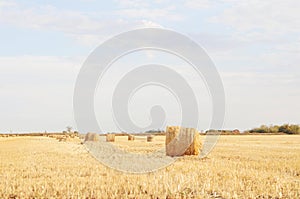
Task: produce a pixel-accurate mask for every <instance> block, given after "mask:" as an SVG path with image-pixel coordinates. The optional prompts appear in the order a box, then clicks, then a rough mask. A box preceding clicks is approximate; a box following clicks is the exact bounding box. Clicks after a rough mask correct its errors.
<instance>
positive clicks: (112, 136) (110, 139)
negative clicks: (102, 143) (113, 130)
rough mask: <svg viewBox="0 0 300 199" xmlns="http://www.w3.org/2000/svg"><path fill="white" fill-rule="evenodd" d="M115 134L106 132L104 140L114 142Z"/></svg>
mask: <svg viewBox="0 0 300 199" xmlns="http://www.w3.org/2000/svg"><path fill="white" fill-rule="evenodd" d="M114 141H115V134H106V142H114Z"/></svg>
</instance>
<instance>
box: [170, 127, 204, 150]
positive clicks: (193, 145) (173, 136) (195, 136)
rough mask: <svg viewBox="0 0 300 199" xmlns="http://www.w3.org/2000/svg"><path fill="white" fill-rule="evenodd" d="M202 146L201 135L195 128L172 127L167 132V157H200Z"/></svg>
mask: <svg viewBox="0 0 300 199" xmlns="http://www.w3.org/2000/svg"><path fill="white" fill-rule="evenodd" d="M201 147H202V144H201V141H200V134H199V132H198V131H197V130H196V129H194V128H183V127H179V126H170V127H167V130H166V155H168V156H183V155H199V153H200V150H201Z"/></svg>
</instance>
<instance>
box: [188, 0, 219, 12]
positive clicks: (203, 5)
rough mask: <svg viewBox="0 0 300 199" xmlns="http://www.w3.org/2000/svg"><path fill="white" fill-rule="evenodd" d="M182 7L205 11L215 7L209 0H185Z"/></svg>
mask: <svg viewBox="0 0 300 199" xmlns="http://www.w3.org/2000/svg"><path fill="white" fill-rule="evenodd" d="M183 4H184V6H185V7H186V8H189V9H197V10H199V9H207V8H211V7H213V6H215V5H216V2H214V1H209V0H201V1H199V0H186V1H184V3H183Z"/></svg>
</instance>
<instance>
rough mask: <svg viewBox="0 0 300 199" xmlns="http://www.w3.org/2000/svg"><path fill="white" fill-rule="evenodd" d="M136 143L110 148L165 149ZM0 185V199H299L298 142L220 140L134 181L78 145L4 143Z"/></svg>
mask: <svg viewBox="0 0 300 199" xmlns="http://www.w3.org/2000/svg"><path fill="white" fill-rule="evenodd" d="M135 138H136V139H135V140H134V141H130V142H129V141H128V137H127V136H116V139H115V142H114V143H112V144H114V145H116V146H119V147H120V148H123V149H125V150H128V151H131V152H135V153H149V152H153V151H155V150H158V149H160V148H163V147H164V146H165V137H164V136H156V137H155V139H154V141H153V142H147V137H146V136H145V137H138V136H136V137H135ZM203 138H204V137H203V136H201V139H203ZM70 140H72V138H70ZM0 178H1V181H0V198H9V197H12V198H14V197H18V198H157V197H158V198H191V197H194V198H299V197H300V136H298V135H297V136H296V135H295V136H292V135H291V136H289V135H274V136H269V135H266V136H263V135H262V136H248V135H243V136H237V135H236V136H221V137H220V140H219V142H218V144H217V146H216V148H215V149H214V150H213V152H212V153H210V154H209V156H208V157H207V158H205V159H198V158H197V157H195V156H183V157H180V158H179V159H178V161H176V162H175V163H174V164H173V165H171V166H169V167H167V168H164V169H161V170H159V171H156V172H153V173H148V174H139V175H134V174H126V173H122V172H118V171H116V170H113V169H110V168H107V167H105V166H103V165H102V164H100V163H99V162H98V161H96V160H95V159H94V158H93V157H92V156H91V155H90V154H89V153H88V152H87V151H86V150H85V148H84V146H83V145H81V144H80V140H79V139H73V140H72V141H68V140H67V141H66V142H59V141H58V140H56V139H53V138H48V137H29V136H28V137H9V138H6V137H1V138H0Z"/></svg>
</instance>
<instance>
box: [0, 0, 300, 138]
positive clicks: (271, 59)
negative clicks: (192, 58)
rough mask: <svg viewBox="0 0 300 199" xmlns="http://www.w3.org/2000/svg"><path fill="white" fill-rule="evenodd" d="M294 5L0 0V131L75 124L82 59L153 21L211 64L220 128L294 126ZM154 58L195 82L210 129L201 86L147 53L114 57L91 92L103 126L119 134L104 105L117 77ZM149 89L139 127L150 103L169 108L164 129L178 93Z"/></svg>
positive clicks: (299, 33) (299, 83) (138, 103)
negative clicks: (219, 93) (221, 112)
mask: <svg viewBox="0 0 300 199" xmlns="http://www.w3.org/2000/svg"><path fill="white" fill-rule="evenodd" d="M299 9H300V2H299V1H298V0H286V1H280V0H272V1H271V0H266V1H258V0H251V1H246V0H211V1H209V0H185V1H184V0H178V1H171V0H152V1H147V0H113V1H96V0H72V1H71V0H51V1H48V0H47V1H41V0H32V1H25V0H19V1H10V0H0V36H1V37H0V132H2V133H6V132H37V131H38V132H40V131H49V132H51V131H62V130H65V127H66V126H73V127H74V129H76V122H75V120H74V111H73V93H74V86H75V82H76V78H77V75H78V73H79V71H80V68H81V66H82V64H83V63H84V61H85V60H86V58H87V57H88V55H89V54H90V53H91V52H92V51H93V50H94V49H95V48H96V47H97V46H99V45H100V44H101V43H102V42H104V41H106V40H107V39H109V38H111V37H113V36H114V35H117V34H120V33H122V32H126V31H130V30H133V29H137V28H150V27H156V28H166V29H171V30H174V31H176V32H179V33H181V34H184V35H186V36H188V37H189V38H191V39H192V40H194V41H196V42H197V43H198V44H199V45H200V46H202V47H203V48H204V49H205V51H206V52H207V54H208V55H209V56H210V58H211V59H212V60H213V62H214V63H215V66H216V68H217V70H218V72H219V74H220V77H221V79H222V82H223V85H224V90H225V96H226V117H225V122H224V126H223V128H224V129H235V128H238V129H241V130H246V129H250V128H253V127H257V126H260V125H261V124H267V125H271V124H283V123H295V124H299V123H300V103H299V102H300V66H299V63H300V56H299V54H300V23H299V21H300V12H299ZM162 57H164V58H163V59H162ZM141 60H142V61H141ZM158 60H159V61H160V62H162V63H164V64H168V63H167V62H168V61H169V64H173V65H176V66H177V70H178V71H181V74H182V75H183V76H185V77H186V78H187V79H189V80H191V82H190V84H191V87H192V88H193V90H194V91H195V92H196V95H197V99H198V101H199V107H200V109H201V111H202V112H201V111H200V112H201V113H200V114H201V118H200V124H199V127H198V128H199V129H204V130H205V129H207V128H209V123H210V119H211V114H212V113H211V112H212V111H211V102H210V100H209V94H208V92H207V90H206V88H205V84H204V83H203V82H201V79H200V80H199V79H198V80H196V79H194V78H196V77H193V74H191V72H189V69H188V68H189V66H188V65H186V64H185V63H183V62H182V61H180V60H178V59H177V58H175V57H172V56H170V55H165V54H163V53H158V52H152V51H150V50H148V51H145V52H143V53H142V52H138V53H134V54H133V55H129V56H128V57H127V58H125V57H124V58H122V59H120V60H118V62H117V63H115V64H114V66H112V67H111V69H110V71H108V72H110V75H108V76H107V77H106V78H104V79H103V81H106V82H107V83H106V84H104V85H105V86H104V87H103V90H104V91H103V92H105V90H106V93H101V92H100V91H99V89H98V90H97V93H96V94H95V113H96V115H97V120H98V122H100V123H101V124H103V125H102V126H103V127H102V128H103V131H117V130H118V129H116V126H115V125H114V124H113V122H114V121H113V119H112V115H111V110H110V109H109V108H110V106H107V104H105V103H108V105H109V102H110V98H109V97H107V96H108V94H111V91H112V90H113V89H114V86H115V84H114V83H113V82H115V83H116V82H118V79H119V78H121V77H122V74H124V73H125V71H124V70H125V69H129V68H130V66H132V65H137V64H145V63H150V62H151V63H152V62H157V61H158ZM162 60H163V61H162ZM124 66H125V67H124ZM126 67H128V68H126ZM120 68H122V69H120ZM123 69H124V70H123ZM110 80H111V81H110ZM145 89H146V90H145V91H144V92H140V93H138V92H137V93H136V95H134V96H133V97H132V100H131V101H130V103H129V107H131V108H130V110H132V112H131V118H132V119H133V120H136V123H139V125H147V124H148V123H149V121H151V118H150V116H149V107H150V108H151V107H152V106H153V105H155V104H160V105H162V106H165V107H166V108H165V112H166V113H167V119H166V121H165V124H164V125H170V124H172V125H173V124H176V123H178V122H179V121H180V106H179V105H178V104H176V103H177V102H176V99H175V98H174V96H172V95H171V94H170V93H168V91H165V90H163V89H162V87H153V86H152V87H151V86H150V87H148V88H145ZM197 89H198V90H197ZM162 96H163V97H162ZM158 128H160V127H158Z"/></svg>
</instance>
